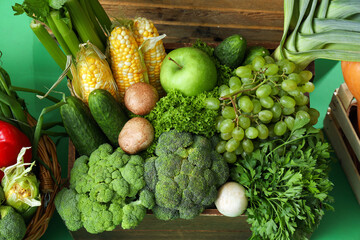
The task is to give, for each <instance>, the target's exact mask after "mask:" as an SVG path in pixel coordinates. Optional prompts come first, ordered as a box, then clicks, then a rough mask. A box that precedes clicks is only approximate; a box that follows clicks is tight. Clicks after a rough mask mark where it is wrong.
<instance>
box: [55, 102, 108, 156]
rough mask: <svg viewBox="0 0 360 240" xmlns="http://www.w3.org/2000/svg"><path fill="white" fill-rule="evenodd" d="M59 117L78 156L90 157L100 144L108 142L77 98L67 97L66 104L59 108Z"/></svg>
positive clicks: (85, 107)
mask: <svg viewBox="0 0 360 240" xmlns="http://www.w3.org/2000/svg"><path fill="white" fill-rule="evenodd" d="M60 115H61V118H62V121H63V123H64V127H65V130H66V132H67V133H68V135H69V137H70V139H71V141H72V142H73V144H74V146H75V148H76V150H77V152H78V153H79V154H80V155H86V156H90V154H91V153H92V152H93V151H94V150H96V149H97V148H98V147H99V146H100V145H101V144H103V143H106V142H108V141H107V138H106V136H105V135H104V133H103V132H102V131H101V129H100V127H99V126H98V125H97V124H96V122H95V120H94V118H93V117H92V115H91V112H90V110H89V108H88V106H86V104H85V103H84V102H83V101H81V100H80V99H79V98H77V97H74V96H69V97H67V98H66V104H64V105H62V106H61V107H60Z"/></svg>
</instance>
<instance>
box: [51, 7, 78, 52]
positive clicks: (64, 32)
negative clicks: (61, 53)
mask: <svg viewBox="0 0 360 240" xmlns="http://www.w3.org/2000/svg"><path fill="white" fill-rule="evenodd" d="M50 16H51V19H52V20H53V22H54V23H55V25H56V28H57V29H58V30H59V32H60V34H61V36H62V38H63V39H64V41H65V43H66V44H67V46H68V47H69V49H70V52H71V53H70V54H72V56H73V57H74V58H76V54H77V52H78V51H79V49H80V48H79V44H80V42H79V40H78V38H77V36H76V34H75V33H74V31H73V30H72V29H70V28H69V27H68V25H67V24H66V23H65V22H64V21H63V20H62V19H61V16H60V12H59V11H51V12H50ZM56 39H57V38H56ZM67 55H69V54H67Z"/></svg>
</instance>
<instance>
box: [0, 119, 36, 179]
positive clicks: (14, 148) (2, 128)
mask: <svg viewBox="0 0 360 240" xmlns="http://www.w3.org/2000/svg"><path fill="white" fill-rule="evenodd" d="M23 147H31V142H30V140H29V138H28V137H27V136H26V135H25V134H24V133H23V132H21V131H20V130H19V129H18V128H16V127H15V126H13V125H11V124H10V123H7V122H4V121H0V168H2V167H8V166H11V165H14V164H15V163H16V160H17V156H18V155H19V152H20V150H21V148H23ZM31 158H32V150H31V148H30V149H28V150H26V153H25V155H24V162H26V163H29V162H31ZM3 176H4V173H3V171H1V170H0V180H1V179H2V178H3Z"/></svg>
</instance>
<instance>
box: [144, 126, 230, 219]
mask: <svg viewBox="0 0 360 240" xmlns="http://www.w3.org/2000/svg"><path fill="white" fill-rule="evenodd" d="M155 153H156V155H157V156H155V157H152V158H150V159H148V160H147V161H146V163H145V181H146V185H147V188H148V189H149V190H150V191H152V192H153V193H154V195H155V202H156V205H155V206H154V208H153V212H154V214H155V216H156V217H157V218H159V219H162V220H170V219H174V218H176V217H180V218H183V219H191V218H194V217H196V216H197V215H199V214H200V213H201V212H202V211H203V210H204V209H205V208H206V207H207V206H210V205H211V204H213V203H214V201H215V199H216V197H217V188H218V187H220V186H221V185H222V184H223V183H224V182H226V180H227V179H228V177H229V166H228V164H227V163H226V161H224V159H223V157H222V156H221V155H220V154H219V153H217V152H216V151H215V148H214V147H213V145H212V141H211V140H210V139H208V138H206V137H203V136H198V135H193V134H190V133H186V132H178V131H176V130H171V131H169V132H164V133H162V134H161V135H160V137H159V141H158V144H157V147H156V150H155Z"/></svg>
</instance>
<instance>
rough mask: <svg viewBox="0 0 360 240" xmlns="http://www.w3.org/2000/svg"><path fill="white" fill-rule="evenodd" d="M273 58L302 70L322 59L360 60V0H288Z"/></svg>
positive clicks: (285, 4) (285, 3)
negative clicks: (293, 64) (280, 37)
mask: <svg viewBox="0 0 360 240" xmlns="http://www.w3.org/2000/svg"><path fill="white" fill-rule="evenodd" d="M273 57H274V58H275V59H276V60H281V59H289V60H290V61H292V62H294V63H295V64H297V65H298V66H299V70H302V69H304V68H306V67H307V66H308V64H310V63H311V62H312V61H314V60H315V59H318V58H324V59H330V60H338V61H360V1H359V0H321V1H318V0H299V1H297V2H296V1H293V0H289V1H288V0H285V1H284V31H283V36H282V39H281V41H280V44H279V46H278V47H277V49H275V51H274V52H273Z"/></svg>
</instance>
